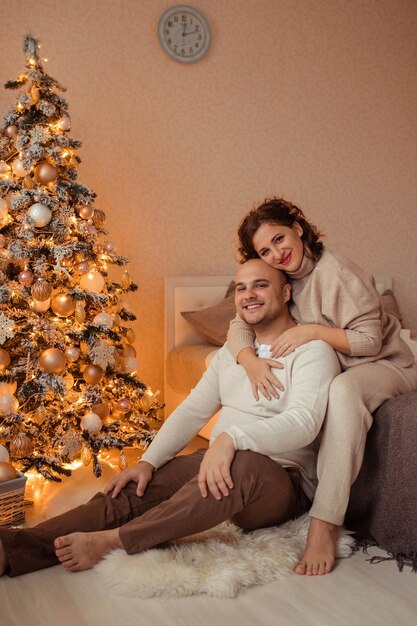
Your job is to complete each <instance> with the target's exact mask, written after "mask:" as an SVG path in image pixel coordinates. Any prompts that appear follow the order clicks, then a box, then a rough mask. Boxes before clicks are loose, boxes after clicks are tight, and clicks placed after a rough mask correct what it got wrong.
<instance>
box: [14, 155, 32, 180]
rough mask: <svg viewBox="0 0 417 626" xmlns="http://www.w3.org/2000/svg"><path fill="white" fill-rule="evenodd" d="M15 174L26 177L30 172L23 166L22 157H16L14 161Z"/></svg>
mask: <svg viewBox="0 0 417 626" xmlns="http://www.w3.org/2000/svg"><path fill="white" fill-rule="evenodd" d="M12 170H13V174H14V175H15V176H17V177H18V178H24V177H25V176H26V174H27V173H28V170H27V169H25V168H24V167H23V163H22V161H21V160H20V159H15V160H14V161H13V163H12Z"/></svg>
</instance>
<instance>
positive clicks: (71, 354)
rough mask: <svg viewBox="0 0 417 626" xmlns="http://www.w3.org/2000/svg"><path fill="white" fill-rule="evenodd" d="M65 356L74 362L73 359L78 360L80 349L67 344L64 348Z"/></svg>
mask: <svg viewBox="0 0 417 626" xmlns="http://www.w3.org/2000/svg"><path fill="white" fill-rule="evenodd" d="M65 356H66V357H67V360H68V361H70V363H75V361H78V359H79V357H80V351H79V350H78V348H76V347H75V346H69V347H68V348H67V349H66V350H65Z"/></svg>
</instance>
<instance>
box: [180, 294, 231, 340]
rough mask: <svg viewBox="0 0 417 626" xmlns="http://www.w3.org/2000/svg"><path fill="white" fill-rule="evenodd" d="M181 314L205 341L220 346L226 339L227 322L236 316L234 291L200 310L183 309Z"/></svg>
mask: <svg viewBox="0 0 417 626" xmlns="http://www.w3.org/2000/svg"><path fill="white" fill-rule="evenodd" d="M181 315H182V316H183V318H184V319H186V320H187V322H189V323H190V324H191V325H192V326H193V327H194V328H195V329H196V330H197V331H198V332H199V333H200V335H202V336H203V337H204V338H205V339H206V340H207V341H209V342H210V343H212V344H214V345H215V346H222V345H223V344H224V343H225V341H226V337H227V331H228V330H229V324H230V322H231V320H232V319H233V318H234V317H235V316H236V308H235V295H234V291H233V292H232V293H231V294H230V295H228V296H227V298H223V300H221V302H219V304H216V305H214V306H209V307H207V308H206V309H201V311H183V312H182V313H181Z"/></svg>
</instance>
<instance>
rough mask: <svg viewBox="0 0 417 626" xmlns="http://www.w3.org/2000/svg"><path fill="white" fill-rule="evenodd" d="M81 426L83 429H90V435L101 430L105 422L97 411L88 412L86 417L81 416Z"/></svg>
mask: <svg viewBox="0 0 417 626" xmlns="http://www.w3.org/2000/svg"><path fill="white" fill-rule="evenodd" d="M80 425H81V428H82V430H88V432H89V433H90V435H97V433H99V432H100V430H101V428H102V426H103V423H102V421H101V419H100V417H99V416H98V415H97V413H93V412H92V411H90V413H87V414H86V415H84V417H82V418H81V424H80Z"/></svg>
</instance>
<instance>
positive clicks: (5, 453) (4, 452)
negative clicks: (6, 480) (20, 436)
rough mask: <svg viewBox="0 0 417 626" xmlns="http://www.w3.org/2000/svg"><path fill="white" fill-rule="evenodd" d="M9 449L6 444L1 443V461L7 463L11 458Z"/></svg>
mask: <svg viewBox="0 0 417 626" xmlns="http://www.w3.org/2000/svg"><path fill="white" fill-rule="evenodd" d="M9 458H10V457H9V451H8V450H7V448H5V447H4V446H1V445H0V461H1V463H7V462H8V460H9Z"/></svg>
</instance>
